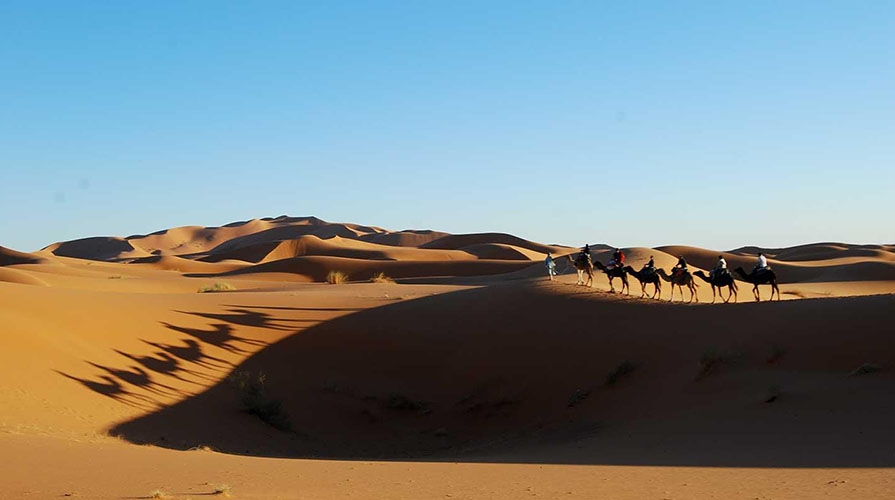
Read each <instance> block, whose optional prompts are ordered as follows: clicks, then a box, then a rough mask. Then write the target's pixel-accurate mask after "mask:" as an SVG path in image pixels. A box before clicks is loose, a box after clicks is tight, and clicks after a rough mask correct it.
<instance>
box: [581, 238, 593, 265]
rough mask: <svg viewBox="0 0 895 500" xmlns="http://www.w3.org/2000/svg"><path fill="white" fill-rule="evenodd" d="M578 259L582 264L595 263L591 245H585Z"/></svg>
mask: <svg viewBox="0 0 895 500" xmlns="http://www.w3.org/2000/svg"><path fill="white" fill-rule="evenodd" d="M578 259H579V261H580V262H588V263H592V262H593V260H592V258H591V256H590V245H589V244H586V243H585V245H584V248H582V249H581V253H580V254H578Z"/></svg>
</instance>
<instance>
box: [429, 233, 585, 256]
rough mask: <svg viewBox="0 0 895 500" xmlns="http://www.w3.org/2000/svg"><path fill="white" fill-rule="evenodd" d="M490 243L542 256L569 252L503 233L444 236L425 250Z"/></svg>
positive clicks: (430, 243)
mask: <svg viewBox="0 0 895 500" xmlns="http://www.w3.org/2000/svg"><path fill="white" fill-rule="evenodd" d="M488 243H498V244H503V245H512V246H515V247H520V248H525V249H527V250H532V251H534V252H537V253H540V254H546V253H547V252H553V253H560V252H562V251H563V250H568V249H567V248H563V247H553V246H550V245H544V244H541V243H534V242H531V241H528V240H524V239H522V238H518V237H516V236H512V235H509V234H503V233H476V234H454V235H449V236H443V237H441V238H439V239H437V240H433V241H431V242H429V243H426V244H425V245H423V248H437V249H443V250H457V249H460V248H464V247H470V246H473V245H482V244H488Z"/></svg>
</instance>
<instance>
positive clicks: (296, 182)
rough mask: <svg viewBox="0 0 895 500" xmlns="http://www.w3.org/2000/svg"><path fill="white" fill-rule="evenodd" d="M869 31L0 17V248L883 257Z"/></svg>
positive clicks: (713, 10)
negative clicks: (869, 246)
mask: <svg viewBox="0 0 895 500" xmlns="http://www.w3.org/2000/svg"><path fill="white" fill-rule="evenodd" d="M781 3H783V4H785V5H780V4H781ZM325 4H331V5H325ZM893 33H895V3H892V2H871V1H868V2H860V3H856V2H822V1H821V2H795V1H794V2H762V1H756V2H715V1H712V2H524V1H514V2H462V1H452V2H427V1H420V2H360V1H357V2H313V3H311V2H309V3H301V2H264V3H261V2H251V3H250V2H238V3H237V2H234V3H228V2H199V1H191V2H127V1H122V2H10V1H7V2H4V3H3V4H2V5H0V95H2V96H3V97H2V100H0V103H2V109H0V213H2V217H0V245H3V246H8V247H13V248H16V249H19V250H26V251H31V250H36V249H38V248H40V247H42V246H44V245H46V244H49V243H52V242H54V241H59V240H67V239H74V238H78V237H86V236H94V235H120V236H126V235H130V234H135V233H146V232H151V231H154V230H158V229H162V228H167V227H173V226H179V225H220V224H225V223H228V222H231V221H236V220H245V219H249V218H254V217H265V216H277V215H281V214H289V215H316V216H318V217H321V218H323V219H326V220H331V221H341V222H357V223H363V224H373V225H378V226H382V227H386V228H390V229H407V228H416V229H424V228H431V229H438V230H443V231H449V232H456V233H460V232H479V231H500V232H508V233H513V234H516V235H519V236H522V237H526V238H530V239H533V240H538V241H542V242H547V243H564V244H570V245H578V244H580V243H582V242H584V241H589V242H606V243H609V244H613V245H618V246H639V245H647V246H655V245H662V244H691V245H697V246H703V247H708V248H713V249H729V248H734V247H738V246H743V245H762V246H787V245H793V244H798V243H807V242H813V241H829V240H835V241H847V242H854V243H895V231H893V230H892V227H893V225H892V221H891V218H892V215H893V213H895V210H893V208H892V206H893V204H892V197H893V193H895V165H893V160H895V122H893V117H895V64H893V63H892V61H895V35H893Z"/></svg>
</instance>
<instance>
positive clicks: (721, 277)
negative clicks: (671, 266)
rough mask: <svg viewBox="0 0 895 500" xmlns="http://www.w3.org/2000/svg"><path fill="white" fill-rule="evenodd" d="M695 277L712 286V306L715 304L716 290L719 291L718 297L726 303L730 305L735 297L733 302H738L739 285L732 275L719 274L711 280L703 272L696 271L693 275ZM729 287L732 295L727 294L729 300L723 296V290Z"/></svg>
mask: <svg viewBox="0 0 895 500" xmlns="http://www.w3.org/2000/svg"><path fill="white" fill-rule="evenodd" d="M693 275H694V276H699V277H700V278H702V280H703V281H705V282H706V283H708V284H710V285H712V304H714V303H715V288H717V289H718V297H721V300H723V301H724V303H725V304H726V303H728V302H729V301H730V298H731V297H733V301H734V302H736V301H737V283H736V281H735V280H734V279H733V275H732V274H730V273H718V274H716V275H715V277H714V279H709V277H708V276H706V274H705V273H704V272H702V271H696V272H695V273H693ZM725 286H726V287H727V289H728V291H729V292H730V293H728V294H727V298H726V299H725V298H724V296H723V295H721V289H722V288H724V287H725Z"/></svg>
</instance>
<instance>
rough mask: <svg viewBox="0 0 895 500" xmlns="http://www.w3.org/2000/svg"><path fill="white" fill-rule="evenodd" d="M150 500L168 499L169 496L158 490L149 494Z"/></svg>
mask: <svg viewBox="0 0 895 500" xmlns="http://www.w3.org/2000/svg"><path fill="white" fill-rule="evenodd" d="M149 498H168V494H167V493H165V492H164V491H162V489H161V488H158V489H156V490H154V491H151V492H149Z"/></svg>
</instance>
